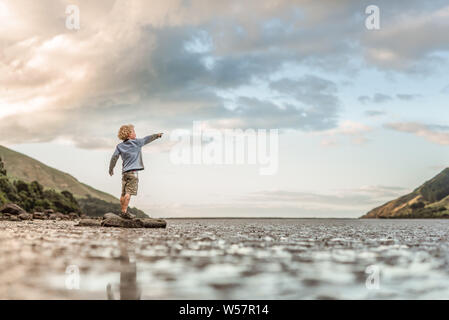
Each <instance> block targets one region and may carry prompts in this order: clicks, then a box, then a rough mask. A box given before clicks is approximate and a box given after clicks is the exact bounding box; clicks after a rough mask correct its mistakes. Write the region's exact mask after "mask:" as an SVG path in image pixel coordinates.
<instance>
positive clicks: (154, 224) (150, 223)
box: [139, 218, 167, 228]
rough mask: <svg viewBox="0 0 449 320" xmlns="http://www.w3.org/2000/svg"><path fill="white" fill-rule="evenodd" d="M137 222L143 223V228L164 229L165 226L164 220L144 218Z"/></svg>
mask: <svg viewBox="0 0 449 320" xmlns="http://www.w3.org/2000/svg"><path fill="white" fill-rule="evenodd" d="M139 220H141V221H142V222H143V226H144V228H165V227H166V226H167V222H166V221H165V220H164V219H153V218H145V219H139Z"/></svg>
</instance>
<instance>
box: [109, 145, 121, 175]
mask: <svg viewBox="0 0 449 320" xmlns="http://www.w3.org/2000/svg"><path fill="white" fill-rule="evenodd" d="M119 157H120V151H118V148H115V151H114V154H113V155H112V158H111V162H109V175H111V176H112V175H113V174H114V167H115V164H116V163H117V160H118V158H119Z"/></svg>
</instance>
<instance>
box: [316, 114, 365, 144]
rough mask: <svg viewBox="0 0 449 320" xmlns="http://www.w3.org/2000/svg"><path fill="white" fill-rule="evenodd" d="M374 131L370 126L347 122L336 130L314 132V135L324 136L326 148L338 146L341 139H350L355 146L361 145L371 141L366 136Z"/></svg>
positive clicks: (322, 142) (323, 141)
mask: <svg viewBox="0 0 449 320" xmlns="http://www.w3.org/2000/svg"><path fill="white" fill-rule="evenodd" d="M372 130H373V129H372V128H371V127H370V126H367V125H365V124H362V123H359V122H354V121H350V120H346V121H344V122H342V123H341V124H340V125H339V126H338V127H336V128H333V129H329V130H325V131H322V132H314V133H313V134H314V135H319V136H323V137H324V138H323V140H322V141H321V145H322V146H326V147H329V146H336V145H338V140H339V138H341V137H349V138H350V140H351V142H352V143H353V144H356V145H361V144H364V143H366V142H368V141H369V139H368V138H367V137H366V134H367V133H369V132H371V131H372Z"/></svg>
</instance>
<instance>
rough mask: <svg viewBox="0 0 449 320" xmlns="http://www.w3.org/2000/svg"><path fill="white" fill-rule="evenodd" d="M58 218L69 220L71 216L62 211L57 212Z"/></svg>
mask: <svg viewBox="0 0 449 320" xmlns="http://www.w3.org/2000/svg"><path fill="white" fill-rule="evenodd" d="M55 215H56V220H69V219H70V217H69V216H68V215H67V214H63V213H61V212H56V213H55Z"/></svg>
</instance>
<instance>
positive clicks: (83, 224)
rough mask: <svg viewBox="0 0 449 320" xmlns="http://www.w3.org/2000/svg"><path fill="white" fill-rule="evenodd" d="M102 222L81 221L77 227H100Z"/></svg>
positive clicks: (95, 220)
mask: <svg viewBox="0 0 449 320" xmlns="http://www.w3.org/2000/svg"><path fill="white" fill-rule="evenodd" d="M100 226H101V221H100V220H97V219H81V220H80V221H79V222H78V224H75V227H100Z"/></svg>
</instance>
